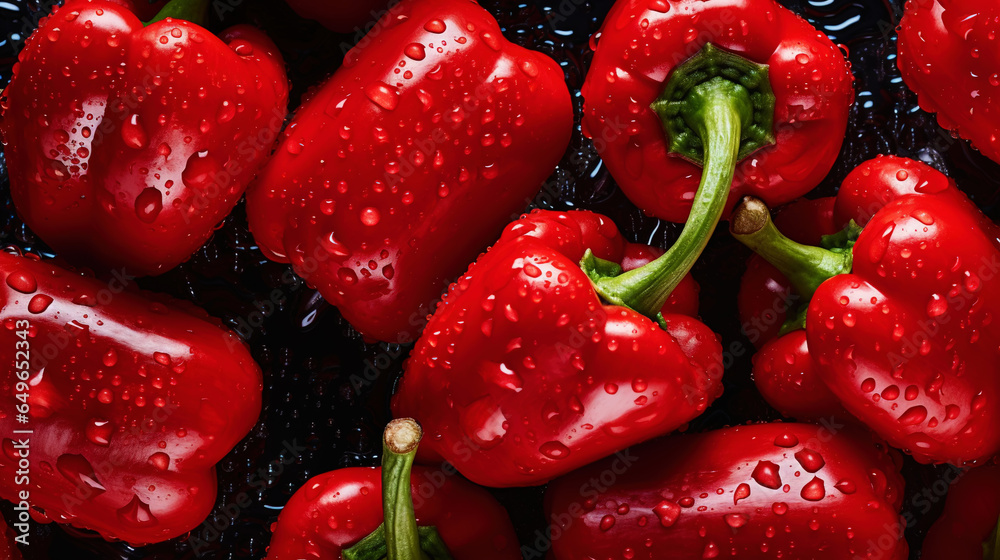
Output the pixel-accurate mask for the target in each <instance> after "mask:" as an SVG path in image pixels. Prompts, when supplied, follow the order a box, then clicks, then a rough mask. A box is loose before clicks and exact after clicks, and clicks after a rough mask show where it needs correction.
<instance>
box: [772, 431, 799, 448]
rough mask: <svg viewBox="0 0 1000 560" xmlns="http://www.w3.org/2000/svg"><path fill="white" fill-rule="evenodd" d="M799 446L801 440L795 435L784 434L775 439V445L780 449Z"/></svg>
mask: <svg viewBox="0 0 1000 560" xmlns="http://www.w3.org/2000/svg"><path fill="white" fill-rule="evenodd" d="M798 444H799V438H797V437H795V435H794V434H789V433H784V434H780V435H778V436H777V437H775V438H774V445H777V446H778V447H786V448H787V447H795V446H796V445H798Z"/></svg>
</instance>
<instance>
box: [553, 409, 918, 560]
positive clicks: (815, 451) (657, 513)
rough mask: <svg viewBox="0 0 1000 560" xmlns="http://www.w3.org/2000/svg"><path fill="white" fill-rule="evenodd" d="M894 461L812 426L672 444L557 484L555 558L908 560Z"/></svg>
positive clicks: (855, 435)
mask: <svg viewBox="0 0 1000 560" xmlns="http://www.w3.org/2000/svg"><path fill="white" fill-rule="evenodd" d="M894 459H901V457H899V454H898V453H895V454H894V455H893V454H890V453H889V452H888V450H887V448H886V446H885V445H883V444H879V443H877V442H874V441H873V439H872V436H871V435H868V434H866V433H861V432H855V431H852V430H849V429H841V430H838V431H830V430H828V429H827V428H823V427H819V426H813V425H808V424H793V423H787V424H785V423H781V424H756V425H750V426H739V427H735V428H728V429H724V430H718V431H714V432H709V433H704V434H696V435H682V436H670V437H667V438H664V439H661V440H657V441H654V442H650V443H647V444H645V445H642V446H640V447H638V448H634V449H631V450H629V451H627V452H625V453H623V456H621V457H614V458H610V459H608V460H605V461H600V462H598V463H595V464H593V465H590V466H588V467H585V468H583V469H580V470H578V471H576V472H574V473H572V474H569V475H567V476H566V477H563V478H561V479H558V480H556V481H554V482H552V483H551V484H550V485H549V487H548V489H546V492H545V513H546V518H547V519H549V520H551V521H552V525H551V529H550V530H551V535H552V557H553V558H554V559H555V560H587V559H593V558H622V557H625V558H632V559H634V560H640V559H645V558H649V559H653V558H656V559H667V558H670V559H673V558H676V559H684V560H687V559H707V558H733V559H736V560H740V559H760V558H811V559H814V560H844V559H846V558H856V559H861V558H864V559H868V560H879V559H881V560H903V559H905V558H906V553H907V544H906V541H905V540H903V538H902V536H903V526H902V525H901V524H900V522H899V519H900V518H899V509H900V506H901V505H902V502H903V478H902V477H901V476H900V475H899V465H898V464H897V463H896V462H895V461H894Z"/></svg>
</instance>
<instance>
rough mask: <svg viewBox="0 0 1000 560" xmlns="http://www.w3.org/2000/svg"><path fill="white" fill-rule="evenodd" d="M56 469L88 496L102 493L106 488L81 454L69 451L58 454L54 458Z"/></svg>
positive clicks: (92, 496) (91, 496)
mask: <svg viewBox="0 0 1000 560" xmlns="http://www.w3.org/2000/svg"><path fill="white" fill-rule="evenodd" d="M56 469H57V470H58V471H59V473H60V474H62V475H63V476H64V477H66V480H69V481H70V482H72V483H73V485H74V486H76V487H77V488H79V489H81V490H82V491H83V493H84V495H87V496H88V497H90V498H94V497H96V496H98V495H100V494H103V493H104V492H105V490H106V488H105V487H104V485H103V484H101V482H100V480H99V479H98V478H97V473H96V472H95V471H94V467H93V465H91V464H90V461H88V460H87V459H86V458H85V457H84V456H83V455H77V454H71V453H64V454H63V455H60V456H59V458H58V459H56Z"/></svg>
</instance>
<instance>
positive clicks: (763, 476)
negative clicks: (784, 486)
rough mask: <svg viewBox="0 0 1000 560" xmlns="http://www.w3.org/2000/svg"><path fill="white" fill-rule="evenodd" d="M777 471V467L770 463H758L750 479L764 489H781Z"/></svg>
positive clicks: (779, 476)
mask: <svg viewBox="0 0 1000 560" xmlns="http://www.w3.org/2000/svg"><path fill="white" fill-rule="evenodd" d="M778 471H779V469H778V465H775V464H774V463H772V462H771V461H759V462H758V463H757V466H756V467H754V469H753V473H751V475H750V477H751V478H753V479H754V480H755V481H756V482H757V484H760V485H761V486H763V487H765V488H770V489H772V490H777V489H778V488H781V475H780V473H779V472H778Z"/></svg>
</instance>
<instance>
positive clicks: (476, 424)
mask: <svg viewBox="0 0 1000 560" xmlns="http://www.w3.org/2000/svg"><path fill="white" fill-rule="evenodd" d="M459 423H460V424H461V426H462V430H463V431H464V432H465V434H466V435H467V436H468V437H469V438H470V439H471V440H472V441H473V442H474V443H475V444H476V445H478V446H480V447H482V448H483V449H492V448H494V447H496V446H498V445H500V443H501V442H502V441H503V438H504V436H505V435H506V434H507V419H506V418H504V415H503V412H501V410H500V408H499V407H498V406H497V405H496V404H495V403H494V402H493V400H492V399H490V397H482V398H480V399H478V400H476V401H473V402H472V403H470V404H469V405H468V406H466V407H465V408H463V409H462V411H461V413H460V416H459Z"/></svg>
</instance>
